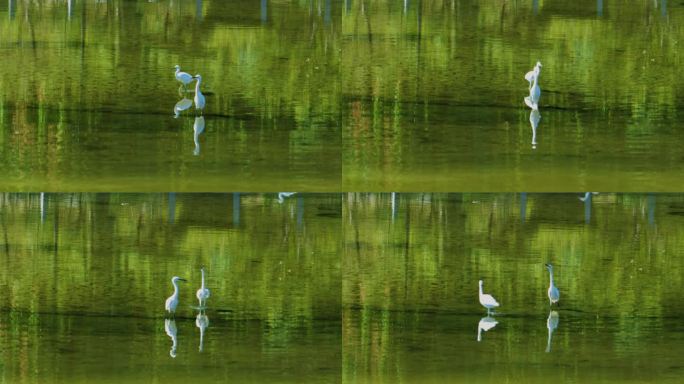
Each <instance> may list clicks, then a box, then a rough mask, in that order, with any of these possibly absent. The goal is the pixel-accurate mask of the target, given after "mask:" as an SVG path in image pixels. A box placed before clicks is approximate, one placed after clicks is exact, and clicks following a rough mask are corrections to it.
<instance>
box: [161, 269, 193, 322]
mask: <svg viewBox="0 0 684 384" xmlns="http://www.w3.org/2000/svg"><path fill="white" fill-rule="evenodd" d="M179 281H187V280H185V279H184V278H182V277H178V276H174V277H173V278H172V279H171V284H173V295H171V296H169V298H168V299H166V305H165V307H164V308H166V310H167V311H168V312H169V314H170V315H172V316H173V315H175V313H176V307H177V306H178V282H179Z"/></svg>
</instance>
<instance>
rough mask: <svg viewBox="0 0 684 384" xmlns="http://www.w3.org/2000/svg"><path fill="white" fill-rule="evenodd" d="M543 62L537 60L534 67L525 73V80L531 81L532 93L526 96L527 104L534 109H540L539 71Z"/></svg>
mask: <svg viewBox="0 0 684 384" xmlns="http://www.w3.org/2000/svg"><path fill="white" fill-rule="evenodd" d="M541 67H542V64H541V62H539V61H537V64H536V65H535V66H534V68H533V69H532V70H531V71H529V72H527V73H526V74H525V80H527V81H528V82H529V83H530V95H529V96H526V97H525V104H527V106H528V107H530V108H532V110H534V111H538V110H539V98H540V97H541V88H539V73H540V72H541Z"/></svg>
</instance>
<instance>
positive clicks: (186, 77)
mask: <svg viewBox="0 0 684 384" xmlns="http://www.w3.org/2000/svg"><path fill="white" fill-rule="evenodd" d="M175 68H176V80H178V81H180V83H181V84H182V87H183V89H185V91H186V92H187V86H188V84H190V83H191V82H192V81H193V80H196V82H195V98H194V101H195V109H196V110H198V111H200V112H203V111H204V105H205V103H206V102H205V99H204V95H203V94H202V91H200V83H202V76H201V75H199V74H197V75H195V76H192V75H190V74H189V73H187V72H181V69H180V65H176V66H175Z"/></svg>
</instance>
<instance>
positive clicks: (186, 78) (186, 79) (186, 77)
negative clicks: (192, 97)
mask: <svg viewBox="0 0 684 384" xmlns="http://www.w3.org/2000/svg"><path fill="white" fill-rule="evenodd" d="M174 68H176V80H178V81H180V83H181V84H182V85H183V89H185V90H186V91H187V90H188V88H187V85H188V84H190V82H191V81H192V79H193V78H192V75H191V74H189V73H187V72H181V69H180V65H176V66H175V67H174Z"/></svg>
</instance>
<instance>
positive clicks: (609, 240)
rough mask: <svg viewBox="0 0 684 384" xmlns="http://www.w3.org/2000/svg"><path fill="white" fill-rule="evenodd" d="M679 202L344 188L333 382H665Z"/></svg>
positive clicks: (669, 373) (672, 339) (671, 362)
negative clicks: (481, 297)
mask: <svg viewBox="0 0 684 384" xmlns="http://www.w3.org/2000/svg"><path fill="white" fill-rule="evenodd" d="M580 198H582V199H585V200H584V201H582V200H580ZM683 213H684V196H682V195H660V194H655V195H637V194H635V195H630V194H598V195H591V194H589V195H588V196H586V195H580V194H448V195H447V194H395V195H392V194H349V195H347V196H346V197H345V203H344V217H343V220H344V222H345V224H344V226H345V229H344V233H345V246H344V247H345V249H344V252H345V259H344V264H343V288H342V295H343V297H342V305H343V307H344V310H343V315H342V316H343V347H344V348H343V377H344V381H345V382H362V383H363V382H373V383H380V382H386V383H395V382H411V383H421V382H434V383H437V382H447V381H448V382H485V383H489V382H491V383H497V382H498V383H500V382H539V383H544V382H551V381H558V382H582V383H593V382H596V383H612V382H672V383H674V382H679V381H681V377H682V375H683V374H684V364H682V361H681V359H680V355H681V352H682V347H681V346H682V345H683V344H682V342H684V326H682V324H681V322H680V321H679V320H680V319H681V317H682V316H684V306H683V305H682V300H681V298H680V294H679V292H681V290H682V289H684V280H683V278H682V276H684V274H683V273H682V272H683V271H684V262H682V260H681V258H680V257H679V256H678V255H679V253H680V249H681V247H682V245H683V244H682V239H684V237H683V236H682V228H684V226H683V224H684V216H683ZM545 263H552V264H553V266H554V278H555V285H556V286H557V287H558V288H559V290H560V305H554V306H553V308H550V305H549V299H548V298H547V293H546V290H547V288H548V285H549V273H548V272H547V271H546V269H545V267H544V264H545ZM480 279H482V280H483V282H484V292H485V293H489V294H492V295H493V296H494V297H495V298H496V300H497V301H498V302H499V303H500V306H499V307H498V308H495V309H494V312H493V313H492V314H491V315H488V314H487V310H486V309H485V308H484V307H482V306H481V305H480V303H479V301H478V280H480ZM478 339H479V340H478Z"/></svg>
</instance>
